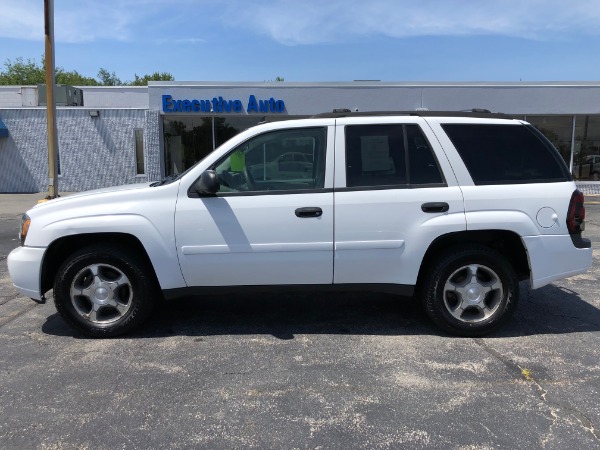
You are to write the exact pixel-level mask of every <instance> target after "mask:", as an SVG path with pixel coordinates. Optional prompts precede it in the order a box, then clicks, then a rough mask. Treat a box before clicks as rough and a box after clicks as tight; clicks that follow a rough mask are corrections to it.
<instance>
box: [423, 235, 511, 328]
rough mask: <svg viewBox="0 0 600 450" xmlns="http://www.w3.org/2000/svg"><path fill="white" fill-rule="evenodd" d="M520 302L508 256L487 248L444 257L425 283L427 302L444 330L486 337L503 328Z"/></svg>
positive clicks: (459, 250) (453, 252)
mask: <svg viewBox="0 0 600 450" xmlns="http://www.w3.org/2000/svg"><path fill="white" fill-rule="evenodd" d="M518 298H519V281H518V279H517V276H516V274H515V272H514V270H513V268H512V266H511V265H510V263H509V262H508V261H507V260H506V258H505V257H504V256H502V255H501V254H500V253H498V252H496V251H494V250H492V249H490V248H488V247H483V246H469V247H465V248H456V249H452V250H450V251H447V252H445V253H443V254H441V255H440V256H439V257H438V258H437V259H436V260H435V262H434V263H433V265H432V266H431V271H430V272H429V274H428V276H427V277H426V279H425V283H424V290H423V302H424V305H425V309H426V311H427V314H428V315H429V317H430V318H431V319H432V320H433V322H434V323H435V324H436V325H438V326H439V327H440V328H442V329H443V330H445V331H447V332H449V333H452V334H456V335H462V336H482V335H484V334H487V333H490V332H492V331H494V330H496V329H497V328H498V327H500V326H501V325H502V324H503V323H504V322H505V321H506V320H507V319H508V318H509V317H510V315H511V314H512V312H513V311H514V309H515V306H516V304H517V300H518Z"/></svg>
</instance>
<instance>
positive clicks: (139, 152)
mask: <svg viewBox="0 0 600 450" xmlns="http://www.w3.org/2000/svg"><path fill="white" fill-rule="evenodd" d="M133 131H134V134H135V167H136V169H135V170H136V175H144V174H145V173H146V168H145V164H144V130H142V129H140V128H136V129H135V130H133Z"/></svg>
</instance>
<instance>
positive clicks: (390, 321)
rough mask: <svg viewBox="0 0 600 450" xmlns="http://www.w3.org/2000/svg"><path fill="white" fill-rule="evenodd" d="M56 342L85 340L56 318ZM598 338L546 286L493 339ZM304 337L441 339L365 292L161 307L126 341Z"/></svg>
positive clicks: (411, 305) (524, 300) (569, 298)
mask: <svg viewBox="0 0 600 450" xmlns="http://www.w3.org/2000/svg"><path fill="white" fill-rule="evenodd" d="M42 330H43V332H45V333H47V334H51V335H60V336H73V337H76V338H84V336H83V335H81V334H79V333H77V332H75V331H73V330H72V329H71V328H70V327H69V326H68V325H67V324H66V323H65V322H64V321H63V320H62V318H60V317H59V316H58V315H57V314H54V315H52V316H50V317H49V318H48V319H47V321H46V323H45V324H44V325H43V327H42ZM593 331H600V310H599V309H598V308H596V307H594V306H593V305H591V304H589V303H587V302H586V301H584V300H582V299H581V298H580V297H579V295H578V294H577V293H576V292H573V291H570V290H568V289H565V288H562V287H558V286H554V285H549V286H546V287H543V288H541V289H538V290H534V291H530V290H529V288H528V285H527V284H526V283H523V284H522V285H521V297H520V303H519V305H518V308H517V310H516V312H515V315H514V316H513V317H512V318H511V319H510V320H509V321H508V323H506V324H505V325H504V326H503V327H502V328H501V329H500V330H499V331H497V332H495V333H493V334H491V335H488V336H487V337H490V338H503V337H516V336H527V335H535V334H563V333H575V332H593ZM253 334H260V335H272V336H275V337H277V338H279V339H294V337H295V336H296V335H302V334H356V335H386V336H388V335H389V336H393V335H439V336H443V335H444V332H442V331H440V330H438V329H437V328H436V327H435V326H434V325H433V324H432V323H431V322H430V321H429V320H428V318H427V316H426V314H425V313H424V312H423V309H422V308H421V306H420V304H419V302H418V301H416V300H413V299H410V298H400V297H398V296H394V295H387V294H375V293H364V292H336V293H312V294H311V293H306V292H301V293H294V292H282V293H279V294H273V293H269V294H263V295H258V294H255V293H253V294H248V295H244V294H235V295H215V296H213V297H195V298H192V297H188V298H183V299H178V300H171V301H169V302H162V303H161V304H159V305H158V307H157V308H156V311H155V313H154V314H153V317H152V318H151V319H150V320H149V321H148V322H147V323H146V324H145V325H144V326H142V328H141V329H139V330H136V331H135V332H133V333H130V334H129V335H127V336H125V338H160V337H168V336H174V335H181V336H211V335H253Z"/></svg>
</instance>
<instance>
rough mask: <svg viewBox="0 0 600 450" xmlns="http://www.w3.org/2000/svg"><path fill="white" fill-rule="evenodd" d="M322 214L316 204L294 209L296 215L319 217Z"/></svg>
mask: <svg viewBox="0 0 600 450" xmlns="http://www.w3.org/2000/svg"><path fill="white" fill-rule="evenodd" d="M322 215H323V210H322V209H321V208H319V207H318V206H309V207H306V208H298V209H297V210H296V217H321V216H322Z"/></svg>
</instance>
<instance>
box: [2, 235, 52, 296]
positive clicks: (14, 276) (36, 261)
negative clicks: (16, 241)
mask: <svg viewBox="0 0 600 450" xmlns="http://www.w3.org/2000/svg"><path fill="white" fill-rule="evenodd" d="M45 251H46V249H45V248H39V247H18V248H16V249H14V250H13V251H12V252H10V254H9V255H8V259H7V263H8V272H9V274H10V278H11V280H12V282H13V285H14V286H15V288H16V289H17V291H19V293H21V294H23V295H25V296H26V297H30V298H32V299H34V300H42V294H43V293H42V292H40V291H41V285H40V284H41V282H40V280H41V276H40V275H41V268H42V260H43V258H44V252H45Z"/></svg>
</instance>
